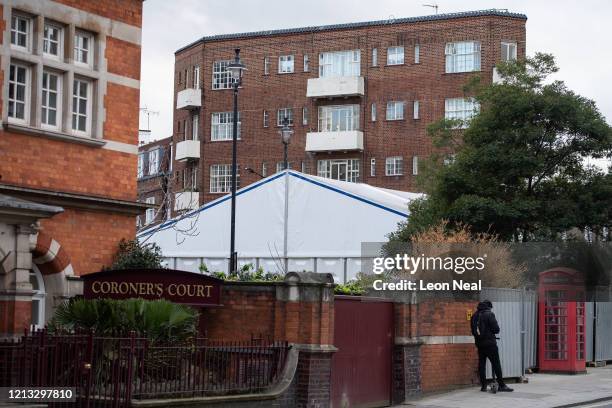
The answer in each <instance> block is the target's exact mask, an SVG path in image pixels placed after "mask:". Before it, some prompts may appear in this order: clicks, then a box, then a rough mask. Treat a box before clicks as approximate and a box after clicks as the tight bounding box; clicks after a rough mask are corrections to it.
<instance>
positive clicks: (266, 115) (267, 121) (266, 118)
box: [263, 110, 270, 127]
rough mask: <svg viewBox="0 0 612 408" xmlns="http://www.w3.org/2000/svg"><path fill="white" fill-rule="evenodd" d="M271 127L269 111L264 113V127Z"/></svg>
mask: <svg viewBox="0 0 612 408" xmlns="http://www.w3.org/2000/svg"><path fill="white" fill-rule="evenodd" d="M268 126H270V112H268V111H267V110H265V111H263V127H268Z"/></svg>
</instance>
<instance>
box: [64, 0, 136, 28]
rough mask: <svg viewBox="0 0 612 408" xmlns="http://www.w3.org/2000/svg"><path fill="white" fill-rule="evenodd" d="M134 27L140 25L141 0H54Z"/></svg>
mask: <svg viewBox="0 0 612 408" xmlns="http://www.w3.org/2000/svg"><path fill="white" fill-rule="evenodd" d="M55 1H56V2H58V3H62V4H65V5H67V6H71V7H75V8H78V9H81V10H84V11H87V12H90V13H94V14H98V15H100V16H103V17H107V18H110V19H112V20H117V21H121V22H122V23H126V24H130V25H133V26H136V27H141V26H142V3H143V1H142V0H90V1H83V0H55Z"/></svg>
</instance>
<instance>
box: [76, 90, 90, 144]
mask: <svg viewBox="0 0 612 408" xmlns="http://www.w3.org/2000/svg"><path fill="white" fill-rule="evenodd" d="M90 88H91V84H90V83H89V82H88V81H84V80H82V79H75V80H74V84H73V89H72V130H74V131H75V132H76V133H81V134H86V135H87V134H89V133H90V129H91V95H90V94H91V92H90Z"/></svg>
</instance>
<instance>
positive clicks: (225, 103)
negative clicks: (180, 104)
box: [174, 16, 526, 201]
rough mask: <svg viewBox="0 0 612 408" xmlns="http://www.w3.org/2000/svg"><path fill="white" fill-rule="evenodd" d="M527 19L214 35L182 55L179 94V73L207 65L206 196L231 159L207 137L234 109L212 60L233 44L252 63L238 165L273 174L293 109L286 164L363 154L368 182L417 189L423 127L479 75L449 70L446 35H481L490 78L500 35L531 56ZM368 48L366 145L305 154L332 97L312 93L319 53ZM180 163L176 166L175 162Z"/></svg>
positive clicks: (424, 148)
mask: <svg viewBox="0 0 612 408" xmlns="http://www.w3.org/2000/svg"><path fill="white" fill-rule="evenodd" d="M525 37H526V35H525V20H523V19H517V18H507V17H495V16H488V17H470V18H461V19H449V20H439V21H429V22H419V23H410V24H398V25H386V26H379V27H369V28H357V29H350V30H336V31H322V32H317V33H304V34H292V35H277V36H267V37H259V38H247V39H236V40H223V41H212V42H209V43H205V44H197V45H195V46H193V47H190V48H188V49H185V50H183V51H181V52H179V53H178V54H176V57H175V93H176V92H178V91H179V90H181V89H183V88H184V84H182V83H181V84H179V82H178V73H179V72H181V77H183V76H184V70H185V69H190V68H191V67H192V66H193V65H200V78H201V82H202V92H203V99H202V101H203V106H202V109H201V111H200V129H201V131H200V132H201V133H200V140H202V141H203V143H202V146H201V148H202V150H201V157H202V158H201V159H200V162H199V163H200V166H201V172H200V174H201V180H202V183H201V185H202V187H203V190H204V192H205V194H203V195H201V196H202V197H203V198H204V201H210V200H212V199H214V198H217V197H218V196H219V195H217V194H209V193H208V191H209V188H208V185H209V180H210V179H209V177H210V175H209V169H210V165H212V164H229V163H231V142H229V141H222V142H219V141H215V142H212V141H211V140H210V121H211V119H210V118H211V113H213V112H227V111H231V109H232V92H231V90H213V89H212V85H211V78H212V65H213V62H214V61H215V60H220V59H231V58H232V57H233V49H234V48H235V47H240V48H241V50H242V51H241V56H242V58H243V61H244V63H245V64H246V65H247V67H248V71H247V72H246V74H245V77H244V82H243V84H244V86H243V87H242V89H241V90H240V101H239V106H240V111H241V118H242V140H241V141H240V142H239V146H238V158H239V159H238V162H239V165H240V167H241V168H244V167H245V166H249V167H252V168H253V169H255V170H257V171H258V172H261V167H262V163H263V162H265V163H266V164H267V166H268V174H272V173H273V172H274V171H275V167H276V162H279V161H281V160H282V157H283V146H282V143H281V142H280V139H279V135H278V128H277V127H276V112H277V109H278V108H281V107H293V109H294V122H295V126H294V130H295V134H294V135H293V138H292V140H291V144H290V146H289V161H290V162H292V164H293V168H295V169H298V170H299V169H300V163H301V162H302V161H304V162H305V163H306V165H307V168H308V172H309V173H312V174H316V163H317V159H328V158H357V159H360V160H361V175H362V181H364V182H367V183H370V184H373V185H378V186H383V187H388V188H394V189H401V190H415V189H416V185H415V177H414V176H413V175H412V166H411V160H412V157H413V156H414V155H417V156H419V157H424V156H427V155H429V154H430V153H431V152H432V149H433V147H432V145H431V142H430V138H429V136H428V135H427V133H426V127H427V125H428V124H429V123H431V122H432V121H435V120H437V119H440V118H442V117H443V116H444V100H445V98H451V97H460V96H463V95H464V94H463V89H462V88H463V85H464V84H465V82H466V81H467V80H468V79H469V78H470V77H472V76H473V75H474V74H472V73H468V74H465V73H460V74H446V73H445V68H444V66H445V65H444V61H445V57H444V46H445V43H446V42H448V41H460V40H479V41H480V42H481V46H482V60H481V66H482V72H481V73H480V74H481V75H482V77H483V80H484V81H485V82H486V81H490V78H491V75H492V68H493V66H494V64H495V62H496V61H498V60H499V58H500V53H501V51H500V42H501V41H502V40H513V41H516V42H517V43H518V55H519V57H522V56H524V55H525ZM417 42H418V43H419V44H420V63H419V64H415V63H414V57H413V55H414V52H413V45H414V44H415V43H417ZM393 45H404V46H405V64H404V65H401V66H385V64H386V48H387V47H389V46H393ZM372 48H378V67H372V66H371V50H372ZM351 49H360V50H361V75H362V76H364V77H365V83H366V95H365V96H364V97H362V98H357V103H359V104H360V120H361V128H362V129H363V130H364V134H365V136H364V138H365V140H364V144H365V150H364V151H363V152H348V153H341V152H340V153H335V154H333V155H328V154H327V153H318V154H308V153H306V152H305V141H306V132H307V131H309V130H311V129H312V130H316V129H317V126H318V125H317V116H318V106H320V105H322V104H325V103H330V102H328V101H324V100H319V101H315V100H313V99H309V98H307V97H306V83H307V80H308V78H316V77H318V65H319V64H318V55H319V53H320V52H323V51H333V50H351ZM284 54H294V55H295V73H293V74H278V73H277V71H278V57H279V56H280V55H284ZM304 54H307V55H308V56H309V59H310V72H307V73H304V72H303V56H304ZM266 56H268V57H270V61H271V67H270V74H269V75H264V73H263V61H264V57H266ZM390 100H403V101H405V102H406V107H405V119H404V120H400V121H386V120H385V106H386V102H387V101H390ZM414 100H418V101H419V102H420V119H418V120H414V119H412V103H413V101H414ZM332 102H333V103H338V104H346V103H348V100H344V99H335V100H334V101H332ZM373 102H374V103H376V104H377V113H378V115H377V121H376V122H371V120H370V119H371V117H370V106H371V104H372V103H373ZM302 107H308V110H309V123H308V125H306V126H303V125H302V121H301V119H302ZM263 110H268V111H269V113H270V126H269V127H268V128H264V127H263V124H262V116H263ZM188 117H189V112H187V111H183V110H180V111H179V110H175V116H174V122H175V123H174V126H175V138H177V137H178V135H177V133H176V126H177V122H178V121H182V120H184V119H187V118H188ZM390 156H403V157H404V175H403V176H393V177H388V176H385V175H384V162H385V158H386V157H390ZM370 158H376V176H375V177H370V175H369V174H370V173H369V163H370ZM178 168H179V166H177V169H178ZM240 179H241V186H245V185H247V184H249V183H252V182H254V181H256V180H258V179H259V176H257V175H255V174H249V173H246V172H244V171H241V177H240Z"/></svg>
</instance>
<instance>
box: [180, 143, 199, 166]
mask: <svg viewBox="0 0 612 408" xmlns="http://www.w3.org/2000/svg"><path fill="white" fill-rule="evenodd" d="M199 158H200V141H199V140H183V141H182V142H178V143H177V144H176V153H175V155H174V159H175V160H176V161H187V160H198V159H199Z"/></svg>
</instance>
